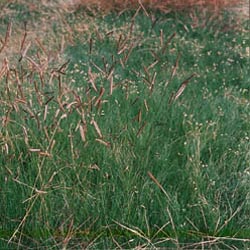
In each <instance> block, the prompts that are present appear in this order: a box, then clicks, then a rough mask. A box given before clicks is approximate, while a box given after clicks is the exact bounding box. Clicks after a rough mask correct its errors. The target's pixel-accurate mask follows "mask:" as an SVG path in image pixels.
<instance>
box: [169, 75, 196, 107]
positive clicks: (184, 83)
mask: <svg viewBox="0 0 250 250" xmlns="http://www.w3.org/2000/svg"><path fill="white" fill-rule="evenodd" d="M195 75H196V74H195V73H194V74H192V75H191V76H190V77H188V78H187V79H186V80H185V81H183V82H182V83H181V86H180V87H179V89H178V90H177V92H176V93H175V94H174V95H173V96H171V98H170V101H169V103H170V104H171V103H173V102H174V101H176V100H177V99H178V98H179V97H180V96H181V94H182V93H183V91H184V90H185V88H186V87H187V85H188V83H189V81H190V80H191V79H192V78H193V77H194V76H195Z"/></svg>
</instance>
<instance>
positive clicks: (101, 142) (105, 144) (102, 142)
mask: <svg viewBox="0 0 250 250" xmlns="http://www.w3.org/2000/svg"><path fill="white" fill-rule="evenodd" d="M95 141H97V142H99V143H100V144H102V145H104V146H106V147H107V148H109V147H110V143H109V142H106V141H104V140H101V139H95Z"/></svg>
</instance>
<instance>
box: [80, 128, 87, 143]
mask: <svg viewBox="0 0 250 250" xmlns="http://www.w3.org/2000/svg"><path fill="white" fill-rule="evenodd" d="M86 130H87V127H86V125H82V124H80V126H79V131H80V135H81V138H82V141H83V142H86Z"/></svg>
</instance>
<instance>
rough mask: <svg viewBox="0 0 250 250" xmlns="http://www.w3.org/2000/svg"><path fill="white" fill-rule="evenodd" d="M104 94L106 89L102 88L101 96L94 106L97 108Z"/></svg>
mask: <svg viewBox="0 0 250 250" xmlns="http://www.w3.org/2000/svg"><path fill="white" fill-rule="evenodd" d="M104 93H105V89H104V88H103V87H101V89H100V94H99V96H98V98H97V99H96V101H95V104H94V106H97V105H98V104H99V103H100V102H101V99H102V97H103V95H104Z"/></svg>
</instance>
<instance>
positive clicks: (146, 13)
mask: <svg viewBox="0 0 250 250" xmlns="http://www.w3.org/2000/svg"><path fill="white" fill-rule="evenodd" d="M138 3H139V5H140V6H141V8H142V9H143V11H144V13H145V15H146V16H147V17H149V14H148V12H147V10H146V8H145V7H144V6H143V4H142V2H141V0H138Z"/></svg>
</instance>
